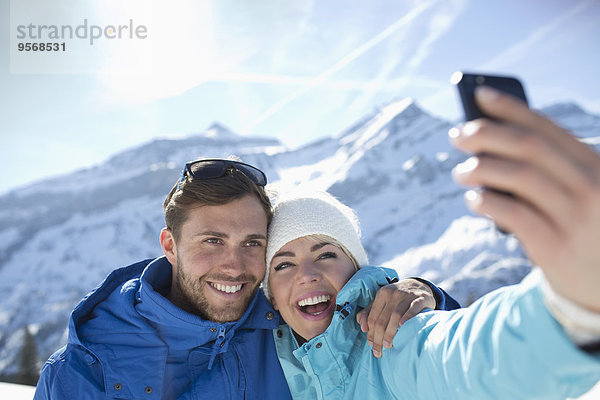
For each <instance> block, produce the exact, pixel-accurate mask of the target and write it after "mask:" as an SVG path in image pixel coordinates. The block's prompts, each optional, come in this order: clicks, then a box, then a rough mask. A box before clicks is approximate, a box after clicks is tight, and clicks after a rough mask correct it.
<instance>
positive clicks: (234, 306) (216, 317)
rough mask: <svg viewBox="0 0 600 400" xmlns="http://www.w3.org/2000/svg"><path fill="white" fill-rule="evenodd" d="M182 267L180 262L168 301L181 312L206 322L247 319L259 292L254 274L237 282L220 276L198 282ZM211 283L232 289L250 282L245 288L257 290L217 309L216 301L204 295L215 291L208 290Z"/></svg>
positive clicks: (239, 278)
mask: <svg viewBox="0 0 600 400" xmlns="http://www.w3.org/2000/svg"><path fill="white" fill-rule="evenodd" d="M182 267H183V266H182V265H181V263H180V262H179V260H177V272H176V274H175V281H174V282H173V284H172V287H171V294H170V295H169V298H170V299H171V301H172V302H173V303H174V304H175V305H176V306H178V307H179V308H181V309H183V310H185V311H187V312H189V313H191V314H195V315H197V316H199V317H200V318H202V319H205V320H209V321H214V322H229V321H236V320H238V319H240V318H241V317H242V315H244V312H246V308H248V304H250V300H252V298H253V297H254V294H255V293H256V290H257V289H258V285H259V280H258V278H257V277H256V276H254V275H251V274H242V275H240V276H238V277H236V279H232V278H231V277H230V276H227V275H219V274H215V275H210V276H207V275H203V276H201V277H199V278H194V277H191V276H189V275H187V274H186V273H185V272H184V270H183V268H182ZM208 280H210V281H219V282H230V283H231V284H232V285H235V284H236V283H238V282H247V283H246V285H254V288H253V289H252V290H251V291H249V292H248V293H247V294H246V295H245V296H243V297H241V298H239V299H236V300H231V301H229V302H228V301H222V302H221V304H220V305H215V304H214V301H213V302H210V301H209V300H208V299H207V297H206V295H205V294H204V290H213V289H211V288H208V287H207V286H210V285H209V283H208V282H207V281H208ZM244 289H245V288H244Z"/></svg>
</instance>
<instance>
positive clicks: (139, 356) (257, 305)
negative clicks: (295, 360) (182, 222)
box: [34, 257, 291, 400]
mask: <svg viewBox="0 0 600 400" xmlns="http://www.w3.org/2000/svg"><path fill="white" fill-rule="evenodd" d="M170 284H171V264H169V262H168V261H167V260H166V258H164V257H161V258H158V259H155V260H154V261H152V260H146V261H142V262H140V263H137V264H133V265H131V266H129V267H125V268H121V269H118V270H115V271H114V272H113V273H111V274H110V275H109V276H108V278H106V280H105V281H104V282H103V283H102V284H101V285H100V286H99V287H98V288H96V289H95V290H94V291H92V292H91V293H90V294H88V295H87V296H86V297H85V298H84V299H83V300H82V301H81V302H80V303H79V304H78V305H77V307H76V308H75V310H74V311H73V313H72V315H71V319H70V322H69V338H68V344H67V346H66V347H64V348H62V349H61V350H59V351H57V352H56V353H55V354H54V355H52V357H50V359H49V360H48V361H47V362H46V364H45V365H44V367H43V369H42V375H41V378H40V380H39V383H38V387H37V390H36V394H35V397H34V398H35V399H39V400H41V399H52V400H58V399H69V400H73V399H77V400H82V399H107V398H109V399H134V398H135V399H148V400H150V399H200V398H210V399H277V400H279V399H289V398H290V397H291V396H290V393H289V390H288V387H287V384H286V381H285V377H284V375H283V372H282V370H281V366H280V365H279V361H278V360H277V355H276V350H275V345H274V343H273V333H272V331H273V329H274V328H276V327H277V326H278V325H279V324H280V320H279V315H278V314H277V313H276V312H274V310H273V308H272V307H271V305H270V304H269V302H268V301H267V300H266V299H265V297H264V295H263V293H262V291H261V290H259V291H258V292H257V294H256V296H255V297H254V298H253V300H252V301H251V303H250V305H249V307H248V309H247V310H246V313H245V314H244V316H243V317H242V318H241V319H240V320H239V321H235V322H228V323H215V322H210V321H206V320H203V319H201V318H200V317H197V316H195V315H192V314H189V313H186V312H184V311H183V310H181V309H179V308H177V307H176V306H175V305H173V304H172V303H171V302H170V301H169V300H167V299H166V298H165V297H163V296H162V295H161V294H160V293H161V292H163V293H164V290H165V289H168V288H169V287H170Z"/></svg>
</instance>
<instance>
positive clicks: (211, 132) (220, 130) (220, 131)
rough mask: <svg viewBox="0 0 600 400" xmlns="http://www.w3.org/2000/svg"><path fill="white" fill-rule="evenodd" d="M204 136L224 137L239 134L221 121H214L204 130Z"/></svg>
mask: <svg viewBox="0 0 600 400" xmlns="http://www.w3.org/2000/svg"><path fill="white" fill-rule="evenodd" d="M202 136H203V137H206V138H217V137H219V138H223V137H233V136H237V135H236V134H235V133H233V131H232V130H231V129H229V128H227V127H226V126H225V125H223V124H221V123H219V122H213V123H212V124H211V125H210V126H209V127H208V128H206V130H205V131H204V132H202Z"/></svg>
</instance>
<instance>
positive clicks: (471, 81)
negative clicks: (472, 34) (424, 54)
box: [450, 71, 527, 121]
mask: <svg viewBox="0 0 600 400" xmlns="http://www.w3.org/2000/svg"><path fill="white" fill-rule="evenodd" d="M450 82H451V83H452V84H453V85H455V86H456V88H457V89H458V94H459V96H460V101H461V103H462V106H463V110H464V112H465V120H467V121H471V120H473V119H477V118H484V117H486V118H489V117H487V116H486V115H485V114H484V113H483V112H482V111H481V110H480V109H479V107H477V104H476V103H475V88H476V87H477V86H479V85H485V86H489V87H491V88H494V89H496V90H499V91H501V92H504V93H508V94H510V95H512V96H514V97H517V98H519V99H521V100H523V101H524V102H525V104H527V97H526V96H525V89H524V88H523V85H522V84H521V82H520V81H519V80H518V79H517V78H514V77H512V76H495V75H484V74H471V73H466V72H461V71H456V72H455V73H453V74H452V77H451V78H450Z"/></svg>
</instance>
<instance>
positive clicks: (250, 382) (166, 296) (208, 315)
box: [35, 160, 452, 400]
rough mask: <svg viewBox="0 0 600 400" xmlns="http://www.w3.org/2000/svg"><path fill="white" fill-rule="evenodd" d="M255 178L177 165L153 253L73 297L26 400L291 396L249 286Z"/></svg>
mask: <svg viewBox="0 0 600 400" xmlns="http://www.w3.org/2000/svg"><path fill="white" fill-rule="evenodd" d="M266 183H267V180H266V177H265V175H264V173H263V172H262V171H260V170H259V169H257V168H255V167H253V166H251V165H248V164H244V163H241V162H237V161H231V160H197V161H194V162H190V163H187V164H186V166H185V169H184V172H183V174H182V176H181V178H180V179H179V181H178V182H177V183H176V184H175V185H174V186H173V188H172V189H171V191H170V192H169V194H168V195H167V197H166V199H165V202H164V205H163V208H164V212H165V223H166V227H165V228H163V229H162V231H161V233H160V243H161V246H162V249H163V252H164V256H163V257H159V258H157V259H154V260H145V261H142V262H139V263H136V264H133V265H130V266H128V267H124V268H120V269H117V270H115V271H113V272H112V273H111V274H110V275H109V276H108V277H107V278H106V280H105V281H104V282H103V283H102V284H101V285H100V286H99V287H98V288H96V289H94V290H93V291H92V292H91V293H90V294H89V295H87V296H86V297H85V298H84V299H83V300H82V301H81V302H80V303H79V304H78V305H77V307H76V308H75V310H74V311H73V313H72V315H71V320H70V322H69V338H68V344H67V346H66V347H64V348H62V349H60V350H58V351H57V352H56V353H55V354H54V355H52V356H51V357H50V359H49V360H48V361H47V362H46V364H45V365H44V367H43V369H42V375H41V377H40V381H39V383H38V387H37V390H36V394H35V399H54V400H56V399H106V398H116V399H133V398H135V399H192V398H193V399H197V398H209V397H210V398H214V399H278V400H279V399H289V398H291V396H290V392H289V389H288V386H287V383H286V380H285V377H284V375H283V371H282V369H281V366H280V364H279V360H278V358H277V353H276V350H275V343H274V338H273V331H274V330H276V329H277V327H278V326H279V325H280V324H281V323H282V321H281V320H280V316H279V314H278V313H277V312H276V311H275V310H274V309H273V307H272V306H271V304H270V303H269V302H268V301H267V299H266V298H265V296H264V294H263V292H262V291H258V288H259V285H260V282H261V281H262V279H263V277H264V275H265V272H266V267H265V249H266V244H267V226H268V224H269V222H270V220H271V217H272V210H271V203H270V200H269V197H268V196H267V194H266V192H265V188H264V186H265V185H266ZM400 283H402V282H399V283H398V284H400ZM413 283H414V282H413ZM390 286H391V285H390ZM423 286H424V287H426V288H428V285H423ZM431 289H432V290H433V291H434V292H435V293H436V294H437V295H438V305H440V304H452V302H448V301H447V300H446V297H445V293H443V292H442V291H440V290H439V289H437V288H435V287H432V288H431ZM427 290H429V289H427ZM386 291H388V290H386ZM382 292H385V291H382ZM423 296H425V297H427V295H422V294H417V295H416V296H415V298H418V297H420V298H421V299H423ZM440 296H441V297H440ZM432 297H433V294H431V295H429V297H427V300H428V301H429V300H431V298H432ZM412 299H413V297H412V296H408V297H404V300H407V301H408V303H409V304H410V303H411V300H412ZM400 300H402V296H401V297H400ZM381 302H382V301H380V303H381ZM388 303H389V302H388ZM404 303H406V302H404ZM375 304H376V303H374V305H373V308H376V305H375ZM398 304H402V301H398ZM405 307H406V306H405ZM416 311H417V312H418V311H420V309H418V310H416ZM382 314H383V313H382ZM402 315H404V312H402ZM369 316H370V314H369ZM389 320H390V319H389V315H388V317H386V319H385V321H386V323H387V321H389ZM378 321H379V320H378ZM397 327H398V324H397V323H396V325H395V327H394V329H393V333H395V330H396V328H397ZM370 332H371V331H370ZM386 333H387V330H386ZM380 337H381V338H382V337H383V332H382V334H381V335H380Z"/></svg>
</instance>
